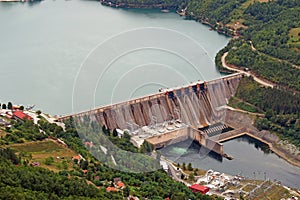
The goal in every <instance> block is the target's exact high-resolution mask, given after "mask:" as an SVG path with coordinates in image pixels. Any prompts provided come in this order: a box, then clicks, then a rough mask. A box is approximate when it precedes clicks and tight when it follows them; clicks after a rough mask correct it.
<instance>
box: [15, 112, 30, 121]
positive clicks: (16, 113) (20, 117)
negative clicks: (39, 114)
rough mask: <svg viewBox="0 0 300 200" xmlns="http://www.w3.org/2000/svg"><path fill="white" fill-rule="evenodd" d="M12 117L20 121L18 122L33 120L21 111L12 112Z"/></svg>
mask: <svg viewBox="0 0 300 200" xmlns="http://www.w3.org/2000/svg"><path fill="white" fill-rule="evenodd" d="M13 117H15V118H17V119H20V120H25V119H27V120H33V118H32V117H30V116H29V115H27V114H25V113H24V112H23V111H20V110H17V111H15V112H13Z"/></svg>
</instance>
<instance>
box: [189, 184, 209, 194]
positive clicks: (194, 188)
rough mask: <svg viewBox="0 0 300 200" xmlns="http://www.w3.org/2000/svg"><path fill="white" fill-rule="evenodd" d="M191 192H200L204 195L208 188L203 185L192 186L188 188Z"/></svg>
mask: <svg viewBox="0 0 300 200" xmlns="http://www.w3.org/2000/svg"><path fill="white" fill-rule="evenodd" d="M189 188H190V189H191V190H192V191H193V192H201V193H202V194H206V193H207V192H208V191H209V188H208V187H206V186H203V185H199V184H194V185H191V186H190V187H189Z"/></svg>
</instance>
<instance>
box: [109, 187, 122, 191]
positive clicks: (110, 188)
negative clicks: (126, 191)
mask: <svg viewBox="0 0 300 200" xmlns="http://www.w3.org/2000/svg"><path fill="white" fill-rule="evenodd" d="M118 191H119V190H118V189H117V188H115V187H107V188H106V192H118Z"/></svg>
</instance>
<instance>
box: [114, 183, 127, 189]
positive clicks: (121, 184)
mask: <svg viewBox="0 0 300 200" xmlns="http://www.w3.org/2000/svg"><path fill="white" fill-rule="evenodd" d="M116 185H117V188H119V189H123V188H124V187H125V184H124V183H123V182H122V181H119V182H117V184H116Z"/></svg>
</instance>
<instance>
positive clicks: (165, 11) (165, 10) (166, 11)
mask: <svg viewBox="0 0 300 200" xmlns="http://www.w3.org/2000/svg"><path fill="white" fill-rule="evenodd" d="M161 12H163V13H168V12H170V11H169V10H168V9H163V10H161Z"/></svg>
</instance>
